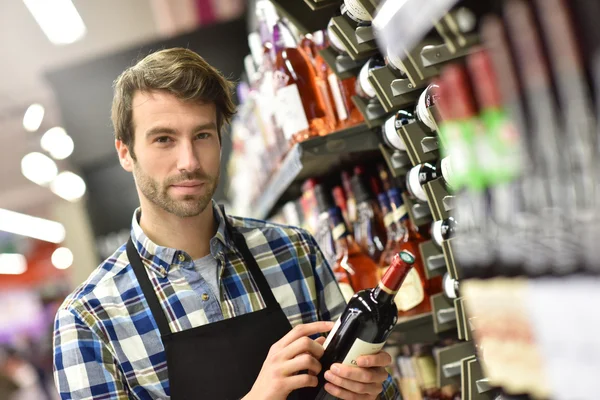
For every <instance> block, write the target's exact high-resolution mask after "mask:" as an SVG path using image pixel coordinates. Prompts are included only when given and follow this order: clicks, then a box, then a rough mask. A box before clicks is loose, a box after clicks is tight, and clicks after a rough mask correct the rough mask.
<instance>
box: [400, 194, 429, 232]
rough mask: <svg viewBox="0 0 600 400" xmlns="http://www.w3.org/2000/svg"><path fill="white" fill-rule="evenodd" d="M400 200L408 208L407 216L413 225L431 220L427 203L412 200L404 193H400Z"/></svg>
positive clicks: (423, 223) (419, 224)
mask: <svg viewBox="0 0 600 400" xmlns="http://www.w3.org/2000/svg"><path fill="white" fill-rule="evenodd" d="M402 200H403V201H404V204H405V205H406V207H407V209H408V217H409V218H410V220H411V221H412V223H413V224H415V226H421V225H425V224H427V223H429V222H431V221H433V218H432V216H431V210H430V209H429V206H428V205H427V203H420V202H418V201H416V200H413V199H411V198H410V196H408V195H407V194H406V193H402Z"/></svg>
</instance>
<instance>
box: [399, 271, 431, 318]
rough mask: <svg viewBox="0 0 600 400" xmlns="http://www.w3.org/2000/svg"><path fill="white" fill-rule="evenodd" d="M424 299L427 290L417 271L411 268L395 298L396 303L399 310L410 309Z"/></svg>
mask: <svg viewBox="0 0 600 400" xmlns="http://www.w3.org/2000/svg"><path fill="white" fill-rule="evenodd" d="M423 299H425V291H424V290H423V285H422V284H421V279H420V278H419V274H418V273H417V271H416V270H415V269H414V268H411V270H410V271H409V273H408V275H406V279H404V282H403V283H402V286H401V287H400V290H399V291H398V294H396V297H395V298H394V303H396V307H398V310H400V311H408V310H410V309H413V308H415V307H416V306H418V305H419V304H421V302H422V301H423Z"/></svg>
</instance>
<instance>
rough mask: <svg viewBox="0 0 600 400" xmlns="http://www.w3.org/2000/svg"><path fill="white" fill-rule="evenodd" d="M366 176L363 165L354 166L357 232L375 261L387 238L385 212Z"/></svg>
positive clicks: (362, 246) (353, 182)
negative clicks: (380, 206)
mask: <svg viewBox="0 0 600 400" xmlns="http://www.w3.org/2000/svg"><path fill="white" fill-rule="evenodd" d="M366 178H367V177H366V176H365V173H364V170H363V168H362V167H360V166H357V167H354V176H353V177H352V179H351V182H352V191H353V192H354V195H355V196H356V204H357V211H358V226H357V228H356V230H355V232H357V234H356V235H357V237H358V238H359V239H358V240H359V242H358V243H359V245H360V246H361V248H362V249H363V250H364V251H365V252H367V254H369V257H371V259H373V261H375V262H378V261H379V258H380V257H381V253H382V252H383V249H384V247H385V243H386V241H387V238H386V234H385V224H384V222H383V213H382V212H381V208H379V204H377V200H376V199H375V198H374V196H373V192H372V191H371V190H369V187H368V186H367V185H366V184H365V179H366Z"/></svg>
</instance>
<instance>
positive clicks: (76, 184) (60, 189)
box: [50, 171, 86, 201]
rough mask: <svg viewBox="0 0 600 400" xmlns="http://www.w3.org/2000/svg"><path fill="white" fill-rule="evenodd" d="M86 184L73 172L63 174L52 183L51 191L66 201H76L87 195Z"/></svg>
mask: <svg viewBox="0 0 600 400" xmlns="http://www.w3.org/2000/svg"><path fill="white" fill-rule="evenodd" d="M85 189H86V186H85V182H84V181H83V179H81V177H80V176H79V175H75V174H74V173H72V172H69V171H64V172H61V173H60V174H58V175H57V176H56V178H54V180H53V181H52V182H51V183H50V190H52V192H54V194H56V195H57V196H60V197H62V198H63V199H65V200H69V201H76V200H79V199H80V198H81V197H83V195H84V194H85Z"/></svg>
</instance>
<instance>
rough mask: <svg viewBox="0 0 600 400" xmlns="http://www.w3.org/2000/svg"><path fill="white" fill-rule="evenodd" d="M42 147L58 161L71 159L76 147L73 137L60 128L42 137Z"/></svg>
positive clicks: (52, 129) (49, 130) (49, 131)
mask: <svg viewBox="0 0 600 400" xmlns="http://www.w3.org/2000/svg"><path fill="white" fill-rule="evenodd" d="M40 145H41V146H42V149H44V150H46V151H47V152H48V153H50V155H51V156H52V157H53V158H55V159H56V160H64V159H65V158H67V157H69V156H70V155H71V153H73V148H74V147H75V146H74V144H73V139H71V136H69V135H68V134H67V132H66V131H65V130H64V129H63V128H61V127H60V126H56V127H54V128H50V129H48V130H47V131H46V133H44V135H43V136H42V139H41V140H40Z"/></svg>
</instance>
